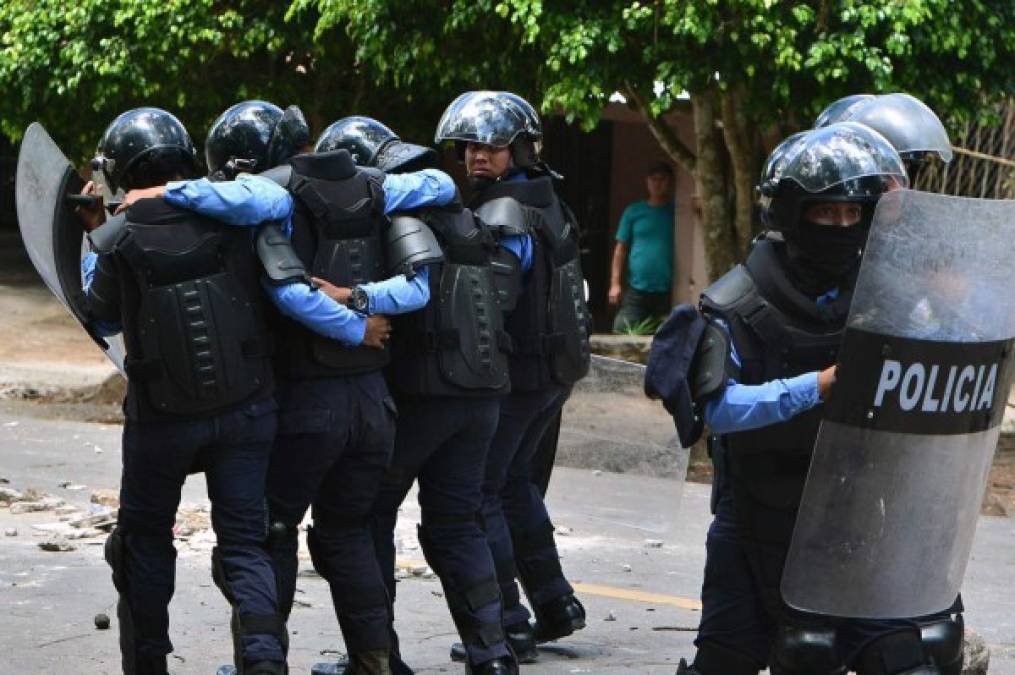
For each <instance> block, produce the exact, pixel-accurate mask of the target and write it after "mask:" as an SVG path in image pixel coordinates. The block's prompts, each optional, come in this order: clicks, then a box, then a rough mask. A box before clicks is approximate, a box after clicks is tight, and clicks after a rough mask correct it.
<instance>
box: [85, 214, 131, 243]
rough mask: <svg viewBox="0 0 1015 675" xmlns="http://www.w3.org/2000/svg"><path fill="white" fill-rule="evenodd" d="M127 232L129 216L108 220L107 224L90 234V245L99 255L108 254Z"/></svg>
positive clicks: (119, 215)
mask: <svg viewBox="0 0 1015 675" xmlns="http://www.w3.org/2000/svg"><path fill="white" fill-rule="evenodd" d="M126 231H127V216H126V214H124V213H121V214H118V215H115V216H113V217H112V218H108V219H107V220H106V222H104V223H103V224H102V225H100V226H98V227H97V228H95V229H94V230H92V231H91V232H89V233H88V243H90V244H91V245H92V248H93V249H95V251H97V252H99V253H108V252H109V251H112V250H113V246H115V245H116V242H118V241H119V240H120V237H122V236H123V234H124V233H125V232H126Z"/></svg>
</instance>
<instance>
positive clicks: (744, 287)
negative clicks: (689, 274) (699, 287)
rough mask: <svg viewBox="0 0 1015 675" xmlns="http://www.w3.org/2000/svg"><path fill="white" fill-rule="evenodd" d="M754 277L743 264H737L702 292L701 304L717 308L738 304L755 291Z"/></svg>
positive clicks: (721, 308)
mask: <svg viewBox="0 0 1015 675" xmlns="http://www.w3.org/2000/svg"><path fill="white" fill-rule="evenodd" d="M754 288H755V287H754V279H752V278H751V275H750V274H749V273H748V272H747V268H746V267H744V266H743V265H737V266H736V267H734V268H733V269H731V270H730V271H729V272H727V273H726V274H724V275H723V276H721V277H719V279H718V280H716V281H715V282H713V283H712V284H711V285H710V286H709V287H708V288H706V289H705V290H704V291H702V292H701V305H702V307H708V308H712V309H717V310H723V309H727V308H729V307H732V306H734V305H736V304H738V303H739V302H740V301H741V300H743V299H744V298H746V297H747V296H748V295H750V294H751V293H752V292H753V291H754Z"/></svg>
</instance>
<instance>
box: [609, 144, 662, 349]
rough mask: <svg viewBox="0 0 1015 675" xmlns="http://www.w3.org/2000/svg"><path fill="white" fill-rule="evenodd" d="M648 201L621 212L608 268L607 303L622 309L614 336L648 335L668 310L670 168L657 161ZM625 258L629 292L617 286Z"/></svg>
mask: <svg viewBox="0 0 1015 675" xmlns="http://www.w3.org/2000/svg"><path fill="white" fill-rule="evenodd" d="M645 184H646V186H647V188H648V199H647V200H644V201H638V202H634V203H633V204H630V205H628V207H627V208H626V209H624V213H623V215H622V216H621V217H620V226H619V227H618V228H617V236H616V240H617V244H616V246H615V247H614V249H613V262H612V264H611V265H610V295H609V301H610V304H611V305H614V306H616V305H618V304H619V305H620V310H619V311H618V312H617V316H616V318H614V320H613V332H615V333H630V332H639V333H650V332H652V331H654V330H655V328H656V327H657V326H658V321H653V320H652V319H658V320H662V319H664V318H665V317H666V315H667V314H668V313H669V311H670V287H671V286H672V284H673V232H674V229H675V223H674V220H673V209H674V205H673V169H672V167H670V165H669V164H666V163H664V162H660V163H658V164H653V165H652V166H651V167H649V170H648V173H647V174H646V177H645ZM625 260H627V261H628V262H627V268H628V271H627V286H628V287H627V291H626V292H624V291H623V290H622V288H621V277H622V276H623V271H624V261H625Z"/></svg>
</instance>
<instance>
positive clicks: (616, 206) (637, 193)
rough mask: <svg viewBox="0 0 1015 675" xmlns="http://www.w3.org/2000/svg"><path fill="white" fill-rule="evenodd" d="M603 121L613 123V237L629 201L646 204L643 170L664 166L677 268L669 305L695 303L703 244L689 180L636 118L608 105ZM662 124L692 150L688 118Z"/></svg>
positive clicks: (703, 282)
mask: <svg viewBox="0 0 1015 675" xmlns="http://www.w3.org/2000/svg"><path fill="white" fill-rule="evenodd" d="M603 118H604V119H605V120H608V121H611V122H612V123H613V129H614V132H613V166H612V171H611V176H610V222H611V223H612V230H611V231H612V232H616V228H617V225H618V224H619V222H620V215H621V213H623V211H624V208H625V207H626V206H627V205H628V204H630V203H631V202H633V201H636V200H639V199H645V196H646V192H645V170H646V169H647V168H648V167H649V166H650V165H652V164H654V163H655V162H659V161H665V162H669V163H670V164H671V165H672V166H673V168H674V171H675V174H676V186H675V187H676V190H675V198H676V211H675V223H674V227H675V228H676V237H675V238H674V246H675V248H676V251H675V256H676V265H675V269H674V277H673V302H674V304H678V303H684V302H692V303H696V302H697V300H698V294H699V293H700V292H701V290H702V289H703V288H705V287H706V286H707V285H708V276H707V273H706V271H705V241H704V238H703V236H702V230H701V227H700V225H699V223H698V220H697V217H696V215H695V213H694V209H693V207H692V201H693V200H692V197H693V195H694V194H695V186H694V178H693V177H692V176H691V174H689V173H688V172H687V171H685V170H684V169H683V168H681V167H680V166H679V165H676V164H674V163H673V162H672V161H671V160H670V158H669V156H668V155H667V154H666V153H665V152H663V150H662V148H660V147H659V143H658V142H657V141H656V139H655V137H654V136H653V135H652V132H651V131H649V129H648V125H646V124H645V122H644V121H643V120H642V118H641V116H640V115H638V114H637V113H635V112H633V111H631V110H630V109H628V108H627V106H625V105H623V104H617V103H614V104H611V105H610V106H608V107H607V109H606V111H605V112H604V115H603ZM667 122H669V124H670V125H671V126H672V127H673V128H675V129H676V131H677V134H678V135H679V137H680V139H681V140H682V141H684V143H686V144H688V145H690V146H691V147H693V143H694V128H693V122H692V120H691V118H690V116H689V115H685V114H673V115H670V116H669V117H668V119H667Z"/></svg>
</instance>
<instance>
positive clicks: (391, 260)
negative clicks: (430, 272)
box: [384, 213, 444, 277]
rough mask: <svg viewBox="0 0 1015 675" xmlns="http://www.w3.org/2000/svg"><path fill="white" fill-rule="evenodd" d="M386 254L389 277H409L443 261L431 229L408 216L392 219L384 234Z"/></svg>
mask: <svg viewBox="0 0 1015 675" xmlns="http://www.w3.org/2000/svg"><path fill="white" fill-rule="evenodd" d="M384 253H385V258H386V260H387V261H388V272H389V274H392V275H395V274H404V275H406V276H407V277H411V276H412V275H413V274H415V272H416V270H417V269H419V268H420V267H421V266H423V265H428V264H430V263H438V262H441V261H442V260H444V252H443V251H441V246H440V244H439V243H438V242H437V237H436V236H434V233H433V230H431V229H430V226H429V225H427V224H426V223H425V222H424V221H422V220H420V219H419V218H417V217H416V216H414V215H410V214H407V213H399V214H395V215H393V216H392V217H391V224H390V225H389V226H388V228H387V231H386V232H385V234H384Z"/></svg>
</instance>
